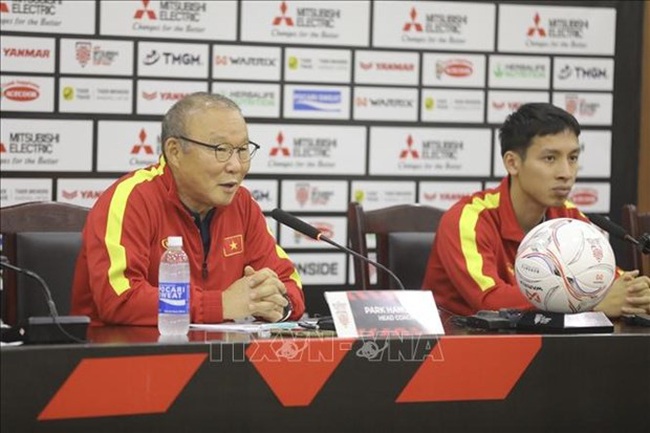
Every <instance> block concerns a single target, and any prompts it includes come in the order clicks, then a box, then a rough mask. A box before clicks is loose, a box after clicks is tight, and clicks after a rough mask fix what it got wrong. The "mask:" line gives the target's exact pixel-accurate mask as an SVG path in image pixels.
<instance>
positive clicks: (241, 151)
mask: <svg viewBox="0 0 650 433" xmlns="http://www.w3.org/2000/svg"><path fill="white" fill-rule="evenodd" d="M178 138H180V139H181V140H185V141H189V142H190V143H194V144H197V145H199V146H203V147H207V148H210V149H212V150H214V156H215V157H216V158H217V161H219V162H226V161H228V160H229V159H230V157H231V156H232V154H233V153H234V152H235V151H237V158H239V160H240V161H241V162H248V161H250V160H251V159H253V156H255V152H257V150H258V149H259V148H260V145H259V144H257V143H253V142H252V141H249V142H248V143H247V144H244V145H243V146H239V147H233V146H230V145H228V144H216V145H214V144H208V143H203V142H201V141H196V140H192V139H191V138H187V137H184V136H182V135H181V136H179V137H178Z"/></svg>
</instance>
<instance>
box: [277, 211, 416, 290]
mask: <svg viewBox="0 0 650 433" xmlns="http://www.w3.org/2000/svg"><path fill="white" fill-rule="evenodd" d="M271 217H272V218H273V219H274V220H276V221H277V222H279V223H280V224H284V225H285V226H287V227H290V228H292V229H294V230H295V231H297V232H299V233H302V234H303V235H305V236H309V237H310V238H312V239H316V240H317V241H323V242H327V243H328V244H330V245H333V246H335V247H336V248H338V249H339V250H341V251H343V252H345V253H347V254H351V255H353V256H354V257H356V258H359V259H361V260H363V261H365V262H367V263H370V264H371V265H373V266H374V267H375V268H377V269H381V270H382V271H385V272H387V273H388V275H390V276H391V277H392V278H393V279H394V280H395V281H396V282H397V285H398V286H399V288H400V289H401V290H406V289H405V288H404V284H402V282H401V281H400V279H399V278H397V275H395V274H394V273H393V271H391V270H390V269H388V268H387V267H386V266H384V265H382V264H381V263H378V262H375V261H374V260H370V259H369V258H368V257H366V256H364V255H362V254H359V253H358V252H356V251H354V250H352V249H350V248H347V247H344V246H343V245H339V244H338V243H336V242H334V241H333V240H331V239H330V238H328V237H326V236H323V234H322V233H321V231H320V230H318V229H317V228H316V227H314V226H312V225H311V224H307V223H306V222H305V221H303V220H301V219H298V218H296V217H295V216H293V215H291V214H290V213H287V212H285V211H283V210H282V209H278V208H276V209H273V211H272V212H271Z"/></svg>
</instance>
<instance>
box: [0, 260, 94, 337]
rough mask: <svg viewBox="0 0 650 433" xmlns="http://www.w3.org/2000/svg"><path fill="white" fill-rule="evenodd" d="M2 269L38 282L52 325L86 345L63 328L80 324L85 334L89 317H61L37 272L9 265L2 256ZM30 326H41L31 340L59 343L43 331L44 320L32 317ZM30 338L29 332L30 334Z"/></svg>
mask: <svg viewBox="0 0 650 433" xmlns="http://www.w3.org/2000/svg"><path fill="white" fill-rule="evenodd" d="M0 267H3V268H7V269H11V270H12V271H15V272H18V273H20V274H23V275H26V276H28V277H29V278H32V279H34V280H36V282H38V284H39V286H40V287H41V289H42V290H43V293H44V295H45V302H46V303H47V307H48V309H49V312H50V317H51V318H52V321H51V322H50V323H54V324H55V325H56V327H57V328H58V329H59V331H60V332H61V333H62V334H63V335H65V336H66V337H67V338H68V339H69V340H70V341H74V342H76V343H86V341H85V340H83V339H80V338H77V337H76V336H74V335H72V334H70V333H69V332H68V331H66V330H65V329H64V327H63V326H62V322H64V324H66V325H68V324H70V325H73V326H74V325H75V324H80V325H81V326H82V327H83V328H84V333H85V328H86V327H87V326H88V322H89V320H88V317H86V316H66V317H61V316H59V312H58V311H57V309H56V304H55V303H54V298H52V292H51V291H50V288H49V287H48V286H47V283H46V282H45V280H44V279H43V278H42V277H41V276H40V275H38V274H37V273H36V272H33V271H30V270H29V269H24V268H20V267H18V266H15V265H12V264H11V263H9V259H8V258H7V257H6V256H3V255H0ZM62 319H63V320H62ZM29 325H31V327H32V329H36V328H37V325H41V326H40V327H39V329H38V331H36V332H35V333H36V335H35V336H32V337H30V339H31V340H34V341H35V342H36V341H39V340H42V341H45V342H49V341H47V340H53V342H57V341H59V340H60V339H58V338H56V337H54V338H53V337H52V336H51V335H50V334H49V332H48V331H47V330H46V329H43V326H47V325H48V323H47V321H43V320H42V318H38V317H30V318H29ZM28 336H29V332H28Z"/></svg>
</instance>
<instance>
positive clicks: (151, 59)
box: [142, 49, 203, 66]
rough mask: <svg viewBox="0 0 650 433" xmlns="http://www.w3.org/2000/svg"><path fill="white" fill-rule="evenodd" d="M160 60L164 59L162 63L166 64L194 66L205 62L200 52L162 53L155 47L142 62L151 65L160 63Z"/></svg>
mask: <svg viewBox="0 0 650 433" xmlns="http://www.w3.org/2000/svg"><path fill="white" fill-rule="evenodd" d="M160 60H162V64H165V65H181V66H193V65H201V64H203V62H202V61H201V55H200V54H193V53H171V52H162V53H160V52H158V51H157V50H155V49H152V50H151V51H150V52H148V53H147V54H146V55H145V56H144V59H143V60H142V63H144V64H145V65H146V66H151V65H154V64H156V63H158V62H159V61H160Z"/></svg>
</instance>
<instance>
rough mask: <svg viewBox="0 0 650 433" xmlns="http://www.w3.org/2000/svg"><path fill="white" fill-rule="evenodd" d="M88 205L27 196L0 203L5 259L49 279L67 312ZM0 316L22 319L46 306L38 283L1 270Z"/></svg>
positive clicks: (42, 311)
mask: <svg viewBox="0 0 650 433" xmlns="http://www.w3.org/2000/svg"><path fill="white" fill-rule="evenodd" d="M88 211H89V209H88V208H85V207H81V206H76V205H71V204H67V203H59V202H29V203H23V204H18V205H14V206H7V207H3V208H0V232H1V233H2V235H3V251H2V254H3V255H5V256H6V257H7V258H8V260H9V262H10V263H11V264H13V265H15V266H18V267H21V268H25V269H28V270H31V271H33V272H35V273H36V274H38V275H40V276H41V277H42V278H43V279H44V280H45V281H46V282H47V284H48V286H49V288H50V291H51V292H52V297H53V298H54V302H55V303H56V306H57V309H58V311H59V314H61V315H65V314H68V312H69V309H70V294H71V293H70V292H71V286H72V277H73V274H74V268H75V264H76V259H77V255H78V253H79V249H80V247H81V231H82V229H83V226H84V224H85V222H86V217H87V215H88ZM3 282H4V287H3V288H4V290H3V291H4V293H3V297H4V299H3V309H4V311H3V319H4V320H5V322H6V323H9V324H11V325H15V324H22V323H24V322H25V321H26V320H27V318H28V317H30V316H46V315H48V312H49V309H48V308H47V304H46V302H45V297H44V295H43V293H42V289H41V288H40V287H39V285H38V283H37V282H36V281H34V280H32V279H31V278H28V277H26V276H24V275H22V274H21V275H16V273H15V272H13V271H10V270H7V269H4V270H3Z"/></svg>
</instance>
